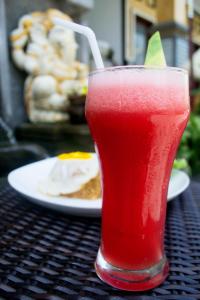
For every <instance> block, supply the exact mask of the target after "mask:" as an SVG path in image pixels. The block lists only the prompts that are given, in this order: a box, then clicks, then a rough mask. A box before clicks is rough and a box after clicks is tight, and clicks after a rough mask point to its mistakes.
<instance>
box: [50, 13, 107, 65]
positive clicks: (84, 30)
mask: <svg viewBox="0 0 200 300" xmlns="http://www.w3.org/2000/svg"><path fill="white" fill-rule="evenodd" d="M53 21H54V23H55V24H56V25H60V26H63V27H66V28H68V29H71V30H73V31H75V32H78V33H80V34H83V35H85V36H86V38H87V39H88V41H89V44H90V48H91V51H92V54H93V57H94V61H95V64H96V67H97V69H103V68H104V64H103V60H102V57H101V53H100V50H99V46H98V44H97V39H96V36H95V33H94V31H93V30H92V29H91V28H90V27H87V26H83V25H79V24H76V23H74V22H70V21H65V20H62V19H60V18H53Z"/></svg>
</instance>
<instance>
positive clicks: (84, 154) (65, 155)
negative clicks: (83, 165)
mask: <svg viewBox="0 0 200 300" xmlns="http://www.w3.org/2000/svg"><path fill="white" fill-rule="evenodd" d="M91 157H92V154H90V153H88V152H79V151H77V152H70V153H63V154H60V155H58V156H57V158H58V159H60V160H66V159H90V158H91Z"/></svg>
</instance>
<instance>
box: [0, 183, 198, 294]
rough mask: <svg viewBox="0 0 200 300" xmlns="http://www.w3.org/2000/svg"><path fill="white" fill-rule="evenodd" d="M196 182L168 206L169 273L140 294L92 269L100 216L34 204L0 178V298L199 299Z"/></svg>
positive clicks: (166, 241) (166, 242) (97, 242)
mask: <svg viewBox="0 0 200 300" xmlns="http://www.w3.org/2000/svg"><path fill="white" fill-rule="evenodd" d="M195 200H197V202H198V201H199V202H200V184H198V183H195V182H193V183H192V185H191V186H190V188H189V189H188V190H187V191H185V192H184V193H183V194H182V195H181V196H179V197H178V198H176V199H174V200H173V201H171V202H170V203H169V205H168V212H167V224H166V239H165V245H166V253H167V256H168V259H169V262H170V275H169V277H168V278H167V280H166V281H165V283H164V284H163V285H161V286H159V287H157V288H155V289H153V290H151V291H148V292H145V293H130V292H123V291H119V290H116V289H114V288H111V287H110V286H108V285H106V284H104V283H103V282H101V281H100V280H99V279H98V278H97V276H96V274H95V271H94V267H93V263H94V260H95V257H96V253H97V249H98V244H99V236H100V220H99V219H87V218H80V217H70V216H69V217H68V216H65V215H60V214H57V213H54V212H51V211H48V210H45V209H42V208H39V207H37V206H35V205H33V204H31V203H29V202H28V201H26V200H23V199H22V197H21V196H20V195H18V194H17V193H16V192H15V191H13V190H12V189H11V188H10V187H9V186H8V184H7V183H6V181H5V180H4V181H1V182H0V234H1V239H0V299H13V300H14V299H21V300H31V299H51V300H63V299H84V300H90V299H112V300H121V299H143V300H146V299H168V300H169V299H181V300H182V299H187V300H190V299H200V211H199V209H198V207H197V204H196V201H195Z"/></svg>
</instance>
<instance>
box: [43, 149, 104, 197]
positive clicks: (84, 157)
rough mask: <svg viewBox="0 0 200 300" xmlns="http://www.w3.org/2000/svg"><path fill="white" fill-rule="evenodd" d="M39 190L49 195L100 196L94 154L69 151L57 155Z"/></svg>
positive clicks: (96, 161)
mask: <svg viewBox="0 0 200 300" xmlns="http://www.w3.org/2000/svg"><path fill="white" fill-rule="evenodd" d="M39 190H40V191H41V192H42V193H44V194H46V195H50V196H66V197H69V198H80V199H98V198H99V197H100V196H101V186H100V176H99V165H98V159H97V157H96V154H94V153H88V152H71V153H63V154H61V155H58V156H57V158H56V162H55V164H54V166H53V168H52V169H51V171H50V173H49V174H48V176H47V178H45V179H44V180H42V181H41V182H40V184H39Z"/></svg>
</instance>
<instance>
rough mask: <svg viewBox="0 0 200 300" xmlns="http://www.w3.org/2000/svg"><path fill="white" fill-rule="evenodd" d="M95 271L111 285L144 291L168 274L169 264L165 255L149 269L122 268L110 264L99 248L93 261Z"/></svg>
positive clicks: (156, 284)
mask: <svg viewBox="0 0 200 300" xmlns="http://www.w3.org/2000/svg"><path fill="white" fill-rule="evenodd" d="M95 269H96V273H97V275H98V276H99V278H100V279H101V280H103V281H104V282H106V283H108V284H110V285H111V286H113V287H115V288H118V289H121V290H126V291H145V290H149V289H152V288H154V287H156V286H158V285H159V284H161V283H162V282H163V281H164V280H165V278H166V277H167V275H168V271H169V265H168V262H167V259H166V257H163V259H162V260H161V261H160V262H159V263H158V264H156V265H154V266H152V267H150V268H149V269H143V270H137V271H136V270H123V269H120V268H117V267H115V266H112V265H111V264H109V263H108V262H107V261H106V260H105V259H104V257H103V255H102V253H101V250H100V249H99V252H98V255H97V259H96V262H95Z"/></svg>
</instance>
